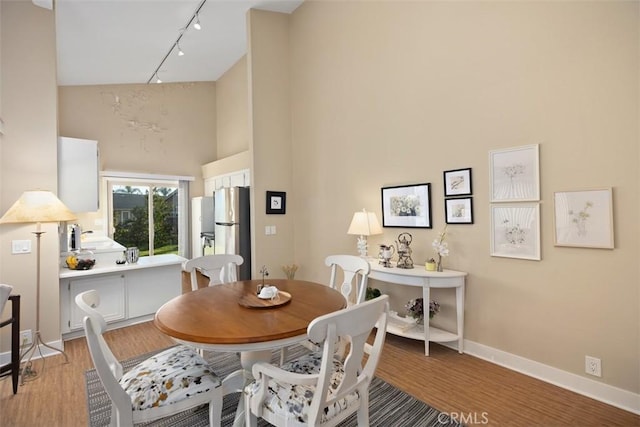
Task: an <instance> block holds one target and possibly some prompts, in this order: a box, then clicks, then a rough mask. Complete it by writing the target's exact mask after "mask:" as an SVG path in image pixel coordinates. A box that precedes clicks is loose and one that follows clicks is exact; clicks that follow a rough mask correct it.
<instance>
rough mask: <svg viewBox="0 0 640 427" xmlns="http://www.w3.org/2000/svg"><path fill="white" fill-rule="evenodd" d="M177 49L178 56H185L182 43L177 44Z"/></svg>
mask: <svg viewBox="0 0 640 427" xmlns="http://www.w3.org/2000/svg"><path fill="white" fill-rule="evenodd" d="M176 47H177V48H178V56H184V52H183V51H182V49H181V48H180V43H177V42H176Z"/></svg>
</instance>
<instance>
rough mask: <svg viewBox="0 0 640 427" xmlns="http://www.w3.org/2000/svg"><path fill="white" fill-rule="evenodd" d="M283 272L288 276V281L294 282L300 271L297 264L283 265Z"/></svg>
mask: <svg viewBox="0 0 640 427" xmlns="http://www.w3.org/2000/svg"><path fill="white" fill-rule="evenodd" d="M282 271H284V274H285V275H286V276H287V279H288V280H293V279H294V278H295V277H296V271H298V266H297V265H296V264H291V265H283V266H282Z"/></svg>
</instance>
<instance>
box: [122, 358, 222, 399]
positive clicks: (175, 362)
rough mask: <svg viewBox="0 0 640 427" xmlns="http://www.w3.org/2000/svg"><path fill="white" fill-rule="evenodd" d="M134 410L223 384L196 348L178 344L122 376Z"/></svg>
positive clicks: (185, 396) (182, 397)
mask: <svg viewBox="0 0 640 427" xmlns="http://www.w3.org/2000/svg"><path fill="white" fill-rule="evenodd" d="M120 385H121V386H122V388H123V389H124V390H125V391H126V392H127V394H128V395H129V396H131V402H132V405H133V410H134V411H136V410H137V411H141V410H145V409H149V408H152V407H161V406H167V405H170V404H172V403H175V402H179V401H181V400H184V399H186V398H188V397H189V396H192V395H194V394H200V393H204V392H207V391H209V390H211V389H213V388H215V387H219V386H220V385H221V382H220V379H219V378H218V377H217V376H216V375H215V374H214V373H213V372H212V371H211V369H210V368H209V365H208V364H207V362H205V361H204V359H203V358H202V357H200V355H198V354H197V353H196V352H195V351H193V350H192V349H190V348H188V347H185V346H177V347H173V348H170V349H168V350H165V351H163V352H161V353H158V354H156V355H154V356H151V357H150V358H148V359H147V360H145V361H144V362H142V363H140V364H139V365H136V366H135V367H134V368H133V369H131V370H130V371H129V372H127V373H125V374H124V375H123V376H122V378H121V379H120Z"/></svg>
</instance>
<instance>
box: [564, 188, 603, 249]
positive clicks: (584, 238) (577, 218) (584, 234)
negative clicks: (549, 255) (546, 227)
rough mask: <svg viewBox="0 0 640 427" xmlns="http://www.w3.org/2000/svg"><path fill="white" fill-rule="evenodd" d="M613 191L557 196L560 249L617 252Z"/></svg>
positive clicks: (566, 192)
mask: <svg viewBox="0 0 640 427" xmlns="http://www.w3.org/2000/svg"><path fill="white" fill-rule="evenodd" d="M612 196H613V193H612V190H611V188H604V189H599V190H585V191H558V192H556V193H554V197H553V203H554V212H555V215H554V225H555V227H554V229H555V245H556V246H576V247H581V248H602V249H613V248H614V243H613V197H612Z"/></svg>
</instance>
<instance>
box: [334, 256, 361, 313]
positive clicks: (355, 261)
mask: <svg viewBox="0 0 640 427" xmlns="http://www.w3.org/2000/svg"><path fill="white" fill-rule="evenodd" d="M324 263H325V264H326V265H327V266H328V267H331V279H330V280H329V285H330V286H331V287H332V288H333V289H336V290H338V291H340V292H341V293H342V295H344V297H345V298H346V299H347V302H348V303H349V304H360V303H361V302H364V300H365V297H366V294H367V283H368V280H369V273H370V272H371V266H370V265H369V263H368V262H367V260H366V259H364V258H362V257H359V256H355V255H329V256H328V257H327V258H326V259H325V261H324ZM340 270H341V271H342V283H339V282H338V277H339V271H340ZM354 284H355V296H352V293H353V292H354Z"/></svg>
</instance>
